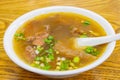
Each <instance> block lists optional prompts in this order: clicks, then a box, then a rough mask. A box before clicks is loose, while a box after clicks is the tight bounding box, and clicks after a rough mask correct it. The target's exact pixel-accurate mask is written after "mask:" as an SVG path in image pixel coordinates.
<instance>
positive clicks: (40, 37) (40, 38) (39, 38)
mask: <svg viewBox="0 0 120 80" xmlns="http://www.w3.org/2000/svg"><path fill="white" fill-rule="evenodd" d="M48 35H49V34H48V32H46V31H42V32H39V33H36V34H35V35H34V36H29V37H27V41H28V42H31V43H32V45H38V46H42V45H43V44H44V39H45V38H47V37H48Z"/></svg>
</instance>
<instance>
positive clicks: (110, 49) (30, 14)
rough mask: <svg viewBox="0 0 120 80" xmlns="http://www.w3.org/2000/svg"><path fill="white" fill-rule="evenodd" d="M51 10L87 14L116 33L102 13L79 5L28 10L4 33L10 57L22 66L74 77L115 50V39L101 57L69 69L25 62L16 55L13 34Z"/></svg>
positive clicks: (6, 48)
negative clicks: (35, 66) (49, 68)
mask: <svg viewBox="0 0 120 80" xmlns="http://www.w3.org/2000/svg"><path fill="white" fill-rule="evenodd" d="M50 12H73V13H78V14H81V15H84V16H87V17H89V18H91V19H93V20H95V21H97V22H98V23H99V24H100V25H101V26H102V27H103V28H104V30H105V31H106V33H107V35H114V34H115V32H114V30H113V28H112V26H111V25H110V23H109V22H108V21H107V20H105V19H104V18H103V17H101V16H100V15H98V14H96V13H94V12H92V11H89V10H86V9H83V8H77V7H71V6H53V7H46V8H41V9H36V10H33V11H31V12H28V13H26V14H24V15H22V16H21V17H19V18H17V19H16V20H15V21H14V22H13V23H12V24H11V25H10V26H9V27H8V29H7V30H6V33H5V35H4V48H5V51H6V53H7V55H8V56H9V57H10V59H11V60H12V61H13V62H14V63H16V64H17V65H19V66H20V67H22V68H24V69H26V70H28V71H31V72H34V73H38V74H41V75H45V76H48V77H52V78H64V77H72V76H74V75H77V74H80V73H82V72H85V71H87V70H90V69H92V68H94V67H96V66H98V65H100V64H101V63H102V62H104V61H105V60H106V59H107V58H108V57H109V56H110V55H111V53H112V52H113V50H114V48H115V41H114V42H111V43H109V44H108V46H107V48H106V50H105V52H104V53H103V55H101V57H100V58H99V59H97V60H96V61H94V62H93V63H91V64H90V65H88V66H85V67H83V68H79V69H75V70H69V71H45V70H41V69H37V68H33V67H31V66H29V65H27V64H25V63H24V62H23V61H22V60H20V59H19V57H18V56H17V55H16V53H15V52H14V50H13V43H12V40H13V36H14V34H15V32H16V30H17V29H18V28H19V27H20V26H21V25H23V24H24V22H26V21H28V20H29V19H31V18H34V17H35V16H38V15H42V14H46V13H50Z"/></svg>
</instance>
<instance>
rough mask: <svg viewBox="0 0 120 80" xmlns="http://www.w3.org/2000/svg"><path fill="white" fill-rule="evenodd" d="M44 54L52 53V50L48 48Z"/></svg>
mask: <svg viewBox="0 0 120 80" xmlns="http://www.w3.org/2000/svg"><path fill="white" fill-rule="evenodd" d="M45 52H46V53H51V54H52V53H54V50H53V49H52V48H49V49H48V50H45Z"/></svg>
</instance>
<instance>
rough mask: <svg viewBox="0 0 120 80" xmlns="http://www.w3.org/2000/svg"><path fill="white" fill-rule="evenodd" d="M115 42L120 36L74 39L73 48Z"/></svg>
mask: <svg viewBox="0 0 120 80" xmlns="http://www.w3.org/2000/svg"><path fill="white" fill-rule="evenodd" d="M116 40H120V34H116V35H109V36H104V37H93V38H91V37H90V38H76V39H75V40H74V42H75V47H76V48H79V47H81V46H96V45H100V44H105V43H109V42H112V41H116Z"/></svg>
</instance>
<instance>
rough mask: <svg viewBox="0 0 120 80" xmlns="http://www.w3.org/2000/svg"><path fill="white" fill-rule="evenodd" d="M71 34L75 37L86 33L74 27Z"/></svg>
mask: <svg viewBox="0 0 120 80" xmlns="http://www.w3.org/2000/svg"><path fill="white" fill-rule="evenodd" d="M71 33H72V35H74V36H79V35H80V34H82V33H84V31H83V30H81V29H79V28H77V27H73V28H72V30H71Z"/></svg>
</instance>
